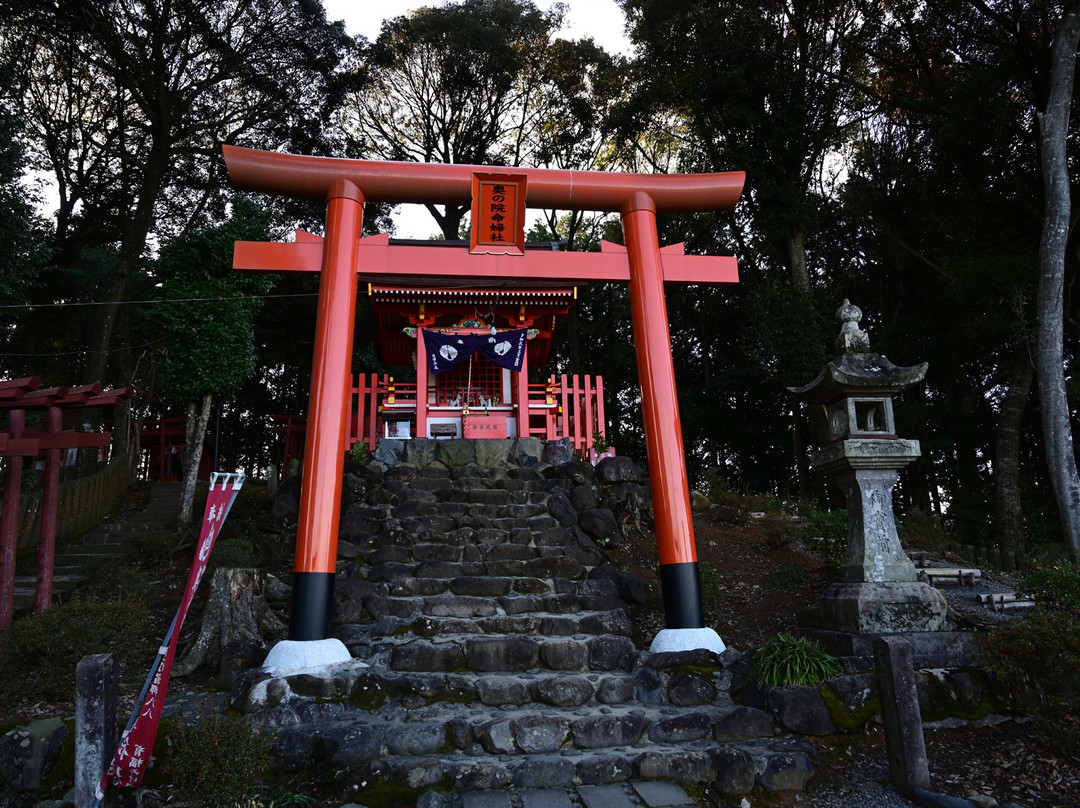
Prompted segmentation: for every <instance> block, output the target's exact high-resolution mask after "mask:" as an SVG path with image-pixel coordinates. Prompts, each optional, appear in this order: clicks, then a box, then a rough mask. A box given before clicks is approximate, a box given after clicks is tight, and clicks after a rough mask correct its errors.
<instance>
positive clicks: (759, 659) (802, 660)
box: [750, 633, 843, 687]
mask: <svg viewBox="0 0 1080 808" xmlns="http://www.w3.org/2000/svg"><path fill="white" fill-rule="evenodd" d="M842 671H843V668H842V667H841V665H840V662H839V660H837V659H836V657H834V656H832V655H831V654H828V653H826V652H825V650H824V649H823V648H822V647H821V646H820V645H818V644H817V643H816V642H814V641H813V640H808V639H806V638H804V637H796V636H794V635H792V634H786V633H785V634H777V635H776V636H775V637H773V638H772V639H770V640H768V641H767V642H765V644H764V645H762V646H760V647H759V648H758V649H757V651H756V652H754V661H753V664H752V665H751V666H750V675H751V676H752V677H753V678H754V679H756V680H757V681H758V682H759V683H760V684H762V685H765V686H768V687H783V686H786V685H814V684H818V683H820V682H824V681H826V680H828V679H832V678H833V677H834V676H839V675H840V673H841V672H842Z"/></svg>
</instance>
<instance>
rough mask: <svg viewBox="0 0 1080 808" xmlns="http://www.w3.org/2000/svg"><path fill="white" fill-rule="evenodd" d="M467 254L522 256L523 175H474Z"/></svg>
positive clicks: (523, 238) (523, 218)
mask: <svg viewBox="0 0 1080 808" xmlns="http://www.w3.org/2000/svg"><path fill="white" fill-rule="evenodd" d="M472 177H473V181H472V234H471V237H470V240H469V241H470V244H469V251H470V252H473V253H488V254H493V255H524V254H525V180H526V177H525V175H524V174H473V175H472Z"/></svg>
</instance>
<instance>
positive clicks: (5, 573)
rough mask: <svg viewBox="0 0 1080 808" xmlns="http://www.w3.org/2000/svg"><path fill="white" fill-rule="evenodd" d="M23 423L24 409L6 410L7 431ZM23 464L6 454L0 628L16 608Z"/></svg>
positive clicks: (17, 430) (0, 521) (16, 431)
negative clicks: (16, 574) (16, 569)
mask: <svg viewBox="0 0 1080 808" xmlns="http://www.w3.org/2000/svg"><path fill="white" fill-rule="evenodd" d="M25 424H26V411H25V410H9V411H8V434H9V435H11V437H12V438H18V437H19V436H21V435H22V432H23V427H24V426H25ZM22 464H23V459H22V457H19V456H15V457H9V458H7V467H6V474H5V475H4V500H3V503H4V504H3V508H4V510H3V513H0V631H7V630H8V629H9V628H11V620H12V613H13V611H14V609H15V550H16V548H17V546H18V543H19V521H20V520H19V517H20V516H21V514H20V510H21V508H20V502H19V491H20V489H21V488H22Z"/></svg>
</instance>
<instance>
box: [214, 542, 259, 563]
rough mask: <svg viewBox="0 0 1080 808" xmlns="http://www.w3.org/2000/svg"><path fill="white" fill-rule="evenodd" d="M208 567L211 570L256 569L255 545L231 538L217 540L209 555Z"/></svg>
mask: <svg viewBox="0 0 1080 808" xmlns="http://www.w3.org/2000/svg"><path fill="white" fill-rule="evenodd" d="M209 566H210V567H211V568H213V569H218V568H222V569H231V568H244V569H246V568H249V567H258V566H260V564H259V563H258V555H257V553H256V552H255V543H254V542H253V541H251V540H250V539H244V538H239V537H232V536H230V537H229V538H222V539H218V540H217V542H215V543H214V549H213V551H212V552H211V553H210V562H209Z"/></svg>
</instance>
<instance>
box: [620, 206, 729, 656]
mask: <svg viewBox="0 0 1080 808" xmlns="http://www.w3.org/2000/svg"><path fill="white" fill-rule="evenodd" d="M621 214H622V224H623V239H624V241H625V243H626V250H627V254H628V257H629V260H630V317H631V321H632V324H633V329H634V348H635V351H636V352H637V366H638V380H639V382H640V384H641V409H642V415H643V418H644V423H645V440H646V445H647V446H648V448H649V458H648V462H649V481H650V483H651V485H652V498H653V509H654V512H655V522H656V545H657V551H658V555H659V559H660V586H661V589H662V591H663V596H664V618H665V628H664V630H663V631H661V632H660V633H659V634H657V635H656V638H655V639H654V640H653V642H652V646H651V650H652V651H656V652H659V651H681V650H689V649H693V648H708V649H709V650H712V651H715V652H716V653H722V652H723V651H724V648H725V647H724V641H723V640H722V639H720V635H718V634H717V633H716V631H714V630H713V629H711V628H706V627H705V614H704V611H703V610H702V606H701V582H700V577H699V576H698V565H697V550H696V544H695V542H694V522H693V519H692V516H691V510H690V486H689V482H688V480H687V477H686V461H685V454H684V452H683V439H682V421H681V419H680V417H679V398H678V395H677V393H676V389H675V365H674V362H673V361H672V358H671V336H670V330H669V327H668V316H667V303H666V300H665V297H664V269H663V264H662V263H661V259H660V243H659V239H658V237H657V232H656V205H655V203H654V202H653V200H652V198H651V197H650V196H649V195H648V194H646V193H642V192H637V193H635V194H633V195H632V196H631V197H630V198H629V199H628V200H627V202H626V204H625V205H624V206H623V209H622V211H621Z"/></svg>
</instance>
